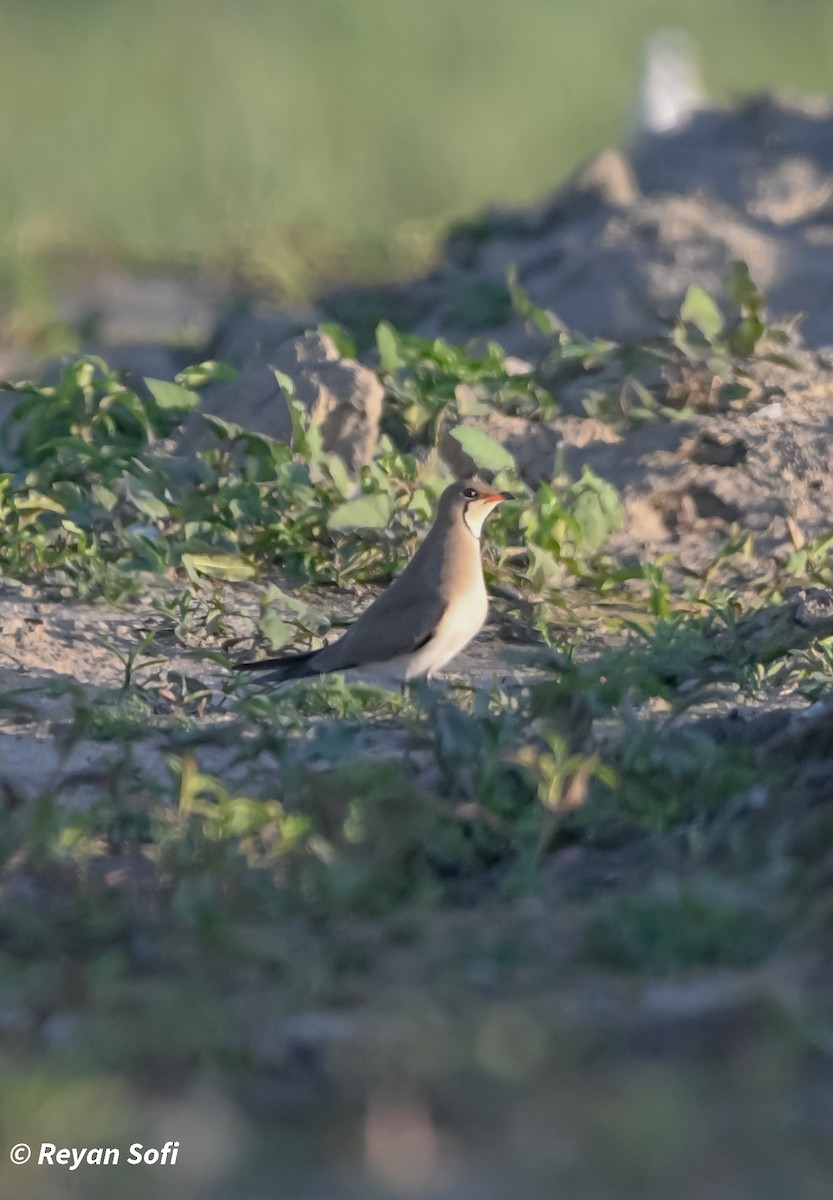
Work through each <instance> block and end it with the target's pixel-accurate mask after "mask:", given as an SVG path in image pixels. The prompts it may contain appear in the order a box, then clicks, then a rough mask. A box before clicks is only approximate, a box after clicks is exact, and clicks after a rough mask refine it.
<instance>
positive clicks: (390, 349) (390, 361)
mask: <svg viewBox="0 0 833 1200" xmlns="http://www.w3.org/2000/svg"><path fill="white" fill-rule="evenodd" d="M376 349H377V350H378V351H379V365H380V366H381V368H382V371H383V372H384V373H385V374H386V375H391V374H392V373H393V372H394V371H398V370H399V368H400V367H403V366H404V365H405V361H404V359H403V358H402V356H401V355H400V353H399V338H398V336H397V333H396V330H395V329H394V327H393V326H392V325H389V324H388V322H387V321H380V322H379V324H378V325H377V326H376Z"/></svg>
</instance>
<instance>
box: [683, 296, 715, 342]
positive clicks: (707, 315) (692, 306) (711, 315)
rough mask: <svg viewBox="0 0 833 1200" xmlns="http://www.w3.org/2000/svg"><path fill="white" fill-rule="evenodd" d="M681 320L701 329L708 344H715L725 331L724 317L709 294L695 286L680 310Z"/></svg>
mask: <svg viewBox="0 0 833 1200" xmlns="http://www.w3.org/2000/svg"><path fill="white" fill-rule="evenodd" d="M680 318H681V319H682V320H683V321H686V322H687V323H688V324H690V325H693V326H694V327H695V329H699V330H700V332H701V333H702V335H703V337H704V338H705V339H706V341H707V342H714V341H716V340H717V338H719V337H720V334H721V332H722V330H723V316H722V314H721V312H720V309H719V308H718V307H717V305H716V304H715V302H714V300H712V298H711V296H710V295H709V293H708V292H706V291H704V290H703V288H701V287H696V286H695V285H694V284H692V285H691V287H690V288H689V289H688V291H687V292H686V294H685V299H684V300H683V303H682V307H681V308H680Z"/></svg>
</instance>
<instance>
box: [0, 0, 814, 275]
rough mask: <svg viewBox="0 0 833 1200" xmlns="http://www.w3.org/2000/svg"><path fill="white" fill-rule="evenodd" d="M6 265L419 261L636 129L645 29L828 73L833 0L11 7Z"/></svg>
mask: <svg viewBox="0 0 833 1200" xmlns="http://www.w3.org/2000/svg"><path fill="white" fill-rule="evenodd" d="M0 18H2V29H3V50H4V54H3V70H2V72H0V108H1V109H2V112H3V114H4V120H3V122H2V126H0V163H2V171H0V229H2V238H1V239H0V263H2V265H3V267H4V270H5V273H6V274H7V276H11V278H12V282H14V274H15V271H16V270H20V264H21V263H24V264H25V263H27V262H32V261H42V260H43V259H44V258H46V259H47V260H49V261H51V262H53V263H54V262H55V261H56V260H59V259H60V258H61V256H62V255H64V254H66V253H70V254H71V255H72V254H76V253H78V252H79V251H83V252H89V251H94V252H96V253H103V254H105V255H115V256H117V257H118V258H119V259H120V260H125V259H126V260H127V261H128V262H129V263H131V262H132V263H133V264H134V265H135V264H136V263H137V262H142V261H147V260H154V259H155V260H160V259H162V260H176V261H182V260H189V259H197V260H199V261H202V262H206V261H207V262H209V263H211V262H216V261H218V260H219V261H222V262H223V263H228V262H229V261H231V262H233V263H236V264H238V265H242V266H243V267H245V268H247V269H251V268H253V267H255V266H256V267H257V268H258V269H259V270H261V271H263V272H265V274H266V275H267V276H271V277H272V278H277V279H279V280H280V282H282V283H283V284H284V285H285V286H287V287H288V288H289V289H290V291H293V290H294V291H295V292H296V293H297V292H300V291H303V290H304V288H305V287H306V286H307V285H308V284H309V282H310V280H311V279H312V278H315V277H317V278H320V277H322V276H326V275H330V276H333V275H337V274H338V273H340V272H342V271H344V270H349V271H352V272H357V271H361V272H362V273H364V274H374V273H377V274H378V273H382V272H384V271H386V270H390V269H391V268H403V267H408V266H413V265H418V264H419V263H420V262H424V261H426V259H427V258H428V257H429V256H430V253H431V249H432V246H433V245H434V244H435V239H436V234H437V232H438V231H439V229H440V228H441V227H442V225H443V224H444V223H445V222H447V221H448V220H449V219H453V218H455V217H459V216H462V215H465V214H468V213H471V212H472V211H473V210H476V209H477V208H479V207H480V206H482V205H483V204H485V203H488V202H524V201H528V200H530V199H532V198H533V197H535V196H536V195H538V194H540V193H541V192H543V191H546V190H547V189H549V188H551V187H553V186H554V185H555V184H556V183H557V182H558V181H559V180H560V179H562V178H563V177H564V175H565V174H566V173H567V172H568V171H569V170H570V169H571V168H572V167H574V166H575V165H576V164H577V163H578V162H579V161H580V160H581V159H583V158H585V157H586V156H587V155H589V154H591V153H592V152H594V151H595V150H597V149H599V148H600V147H602V146H603V145H605V144H610V143H616V142H618V141H620V140H621V138H622V136H623V130H624V129H625V127H626V125H627V118H628V113H629V111H630V107H631V104H632V102H633V96H634V92H635V88H636V83H637V79H638V74H639V63H640V57H641V53H642V48H643V46H644V43H645V40H646V38H647V37H648V36H649V35H650V34H651V33H652V32H655V31H656V30H658V29H661V28H667V27H669V26H679V27H681V28H685V29H687V30H688V31H689V32H690V33H691V34H692V35H693V37H694V38H695V40H696V42H697V44H698V46H699V48H700V50H701V53H702V62H703V73H704V76H705V80H706V84H707V86H708V87H709V89H710V92H711V94H712V95H713V96H714V97H715V98H716V99H726V98H727V97H728V96H730V95H731V94H734V93H737V92H747V91H750V90H755V89H761V88H764V87H786V88H791V89H794V90H797V91H801V92H812V91H822V90H824V89H826V88H827V87H828V86H829V80H830V65H831V60H833V8H831V6H830V5H829V4H826V3H824V0H797V2H796V3H792V4H786V3H776V2H774V0H730V2H728V3H727V0H671V2H669V0H626V2H624V3H623V2H622V0H585V2H584V3H582V4H570V3H566V2H561V3H558V2H555V0H516V2H515V3H514V4H512V5H511V6H510V5H506V4H504V3H500V2H499V0H423V3H421V4H404V3H401V2H400V3H396V2H394V3H389V4H383V3H379V0H350V3H349V4H348V3H344V2H343V0H282V2H281V3H274V2H273V0H236V2H232V0H200V2H199V3H198V2H197V0H145V2H144V3H142V4H141V5H138V4H135V3H132V2H131V0H72V2H71V3H70V2H67V0H0Z"/></svg>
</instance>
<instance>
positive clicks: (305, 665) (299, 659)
mask: <svg viewBox="0 0 833 1200" xmlns="http://www.w3.org/2000/svg"><path fill="white" fill-rule="evenodd" d="M317 654H318V651H317V650H306V651H304V653H303V654H283V655H281V656H280V657H278V658H256V659H255V660H254V661H253V662H241V663H234V666H233V669H234V670H235V671H269V672H270V673H269V675H268V676H267V677H266V679H264V681H263V682H264V683H283V682H284V680H286V679H306V678H309V677H310V676H311V675H320V674H321V672H320V671H317V670H316V669H315V666H314V662H313V660H314V659H315V656H316V655H317Z"/></svg>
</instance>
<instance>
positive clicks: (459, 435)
mask: <svg viewBox="0 0 833 1200" xmlns="http://www.w3.org/2000/svg"><path fill="white" fill-rule="evenodd" d="M451 436H452V437H453V438H454V440H455V441H457V442H459V443H460V445H461V446H462V447H463V449H464V450H465V452H466V454H468V455H469V457H470V458H472V459H473V460H474V462H475V463H476V464H477V466H478V467H479V468H480V469H481V470H484V471H513V470H514V469H515V459H514V458H513V457H512V455H511V454H510V453H509V451H508V450H507V449H506V448H505V447H504V446H501V444H500V442H496V441H495V439H494V438H492V437H489V435H488V433H484V432H483V430H482V429H476V428H475V427H474V426H471V425H460V426H458V427H457V429H452V430H451Z"/></svg>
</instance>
